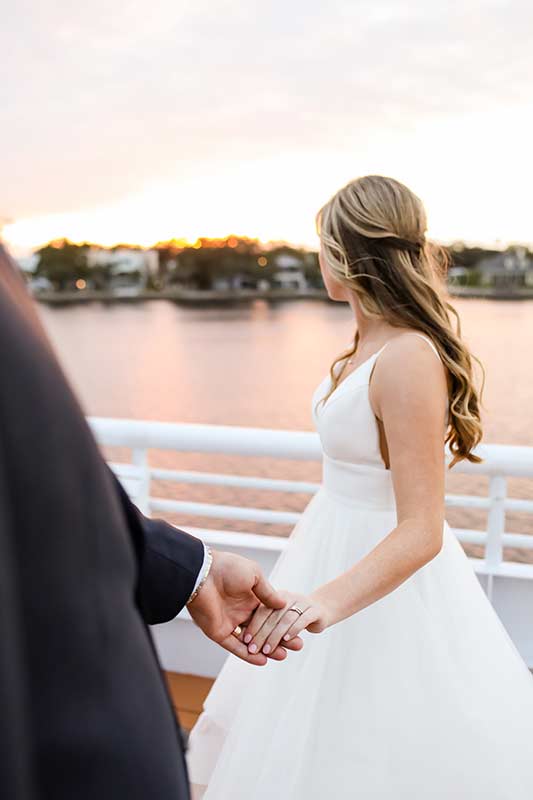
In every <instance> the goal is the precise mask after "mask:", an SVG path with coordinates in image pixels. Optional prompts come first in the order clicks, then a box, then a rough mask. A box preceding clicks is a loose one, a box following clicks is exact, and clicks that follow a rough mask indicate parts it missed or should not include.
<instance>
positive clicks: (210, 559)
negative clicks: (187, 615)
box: [187, 545, 213, 605]
mask: <svg viewBox="0 0 533 800" xmlns="http://www.w3.org/2000/svg"><path fill="white" fill-rule="evenodd" d="M206 550H207V567H206V569H205V572H204V575H203V578H202V580H201V581H200V583H199V584H198V586H197V587H196V589H195V590H194V592H193V593H192V594H191V596H190V597H189V599H188V600H187V605H189V604H190V603H192V601H193V600H195V599H196V597H197V596H198V592H199V591H200V589H201V588H202V586H203V585H204V583H205V582H206V580H207V576H208V575H209V573H210V571H211V565H212V563H213V552H212V550H211V548H210V547H208V546H207V545H206Z"/></svg>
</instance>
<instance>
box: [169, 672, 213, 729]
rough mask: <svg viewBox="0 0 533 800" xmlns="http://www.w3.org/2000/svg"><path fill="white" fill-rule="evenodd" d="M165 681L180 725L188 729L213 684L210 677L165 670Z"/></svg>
mask: <svg viewBox="0 0 533 800" xmlns="http://www.w3.org/2000/svg"><path fill="white" fill-rule="evenodd" d="M165 675H166V678H167V683H168V686H169V689H170V694H171V696H172V702H173V704H174V708H175V709H176V711H177V712H178V715H179V719H180V724H181V727H182V728H184V729H185V730H186V731H190V730H191V728H192V726H193V725H194V723H195V722H196V720H197V719H198V715H199V714H200V712H201V710H202V705H203V702H204V700H205V697H206V695H207V693H208V691H209V689H210V688H211V686H212V685H213V681H212V680H211V678H199V677H198V676H197V675H181V674H178V673H177V672H166V673H165Z"/></svg>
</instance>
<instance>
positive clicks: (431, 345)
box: [404, 331, 441, 361]
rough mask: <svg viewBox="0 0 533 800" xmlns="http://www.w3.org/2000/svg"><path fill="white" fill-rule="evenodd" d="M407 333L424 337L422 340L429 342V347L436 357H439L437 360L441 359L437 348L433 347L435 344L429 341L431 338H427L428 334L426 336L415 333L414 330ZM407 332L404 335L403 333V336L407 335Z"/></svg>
mask: <svg viewBox="0 0 533 800" xmlns="http://www.w3.org/2000/svg"><path fill="white" fill-rule="evenodd" d="M409 333H410V334H411V335H412V336H420V338H421V339H424V341H426V342H427V343H428V344H429V346H430V347H431V348H432V349H433V352H434V353H435V355H436V356H437V358H438V359H439V361H440V360H441V357H440V354H439V351H438V350H437V348H436V347H435V345H434V344H433V342H432V341H431V339H430V338H429V336H426V335H425V334H423V333H416V332H415V331H409ZM409 333H406V334H404V335H405V336H409Z"/></svg>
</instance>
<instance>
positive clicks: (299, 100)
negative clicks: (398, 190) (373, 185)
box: [0, 0, 533, 253]
mask: <svg viewBox="0 0 533 800" xmlns="http://www.w3.org/2000/svg"><path fill="white" fill-rule="evenodd" d="M532 32H533V4H532V3H531V2H529V0H523V2H520V1H519V0H508V1H507V2H499V1H498V2H497V1H496V0H493V1H487V0H485V1H483V2H476V1H475V0H464V2H450V1H449V0H448V2H446V1H445V0H444V1H443V2H440V3H438V4H437V3H428V2H427V0H424V2H421V1H420V2H419V0H407V1H406V2H401V1H400V0H393V1H392V0H369V1H367V0H328V2H327V3H326V2H323V0H321V1H320V2H317V0H305V2H304V1H303V0H295V2H287V0H284V1H283V2H281V0H269V2H267V3H265V2H257V1H256V2H254V0H247V1H246V2H244V0H233V2H231V1H229V0H209V1H208V0H194V1H192V0H191V2H179V0H155V1H154V2H152V3H141V2H125V0H115V1H114V2H113V3H109V0H91V2H90V3H84V4H82V3H74V4H73V3H72V2H71V0H69V2H67V1H66V0H57V2H54V3H46V2H45V3H43V2H37V0H18V2H17V3H11V4H9V5H7V6H6V7H5V8H4V9H3V12H2V25H1V30H0V45H1V49H2V53H3V56H4V65H5V66H4V69H5V70H6V72H5V75H4V80H3V81H2V89H1V94H2V105H1V107H2V128H1V134H0V136H1V142H2V193H1V195H0V216H1V217H3V218H4V219H7V220H11V222H10V223H8V224H6V226H5V228H4V236H5V238H6V239H7V241H8V242H9V243H10V244H11V246H12V247H13V249H14V250H15V252H19V253H23V252H25V251H27V250H28V249H29V248H31V247H34V246H37V245H39V244H42V243H44V242H45V241H48V240H50V239H52V238H56V237H59V236H67V237H69V238H71V239H73V240H75V241H81V240H91V241H97V242H99V243H101V244H114V243H116V242H119V241H129V242H132V243H138V244H141V245H149V244H152V243H154V242H155V241H157V240H161V239H167V238H170V237H173V236H175V237H186V238H188V239H190V240H194V239H196V237H198V236H200V235H204V236H224V235H226V234H229V233H236V234H242V235H248V236H253V237H259V238H261V239H263V240H267V239H286V240H289V241H292V242H294V243H295V244H306V245H311V246H315V245H316V234H315V230H314V216H315V213H316V211H317V209H318V208H319V207H320V205H322V204H323V203H324V202H325V201H326V200H327V199H328V197H329V196H330V195H331V194H332V193H333V192H334V191H335V190H336V189H338V188H339V187H340V186H341V185H343V184H344V183H346V182H347V181H348V180H350V179H351V178H353V177H356V176H357V175H362V174H367V173H381V174H386V175H392V176H394V177H396V178H398V179H399V180H401V181H403V182H405V183H406V184H407V185H408V186H410V187H411V188H412V189H413V190H414V191H415V192H417V194H419V196H420V197H421V198H422V199H423V200H424V202H425V204H426V207H427V210H428V214H429V219H430V228H429V234H430V235H431V236H433V237H435V238H437V239H440V240H441V241H451V240H453V239H465V240H467V241H470V242H482V243H486V244H494V243H495V242H496V241H499V242H501V243H506V242H511V241H522V242H528V243H532V242H533V213H532V205H533V204H532V193H533V188H532V187H533V166H532V158H531V150H532V142H533V90H532V86H533V48H532V47H531V37H532Z"/></svg>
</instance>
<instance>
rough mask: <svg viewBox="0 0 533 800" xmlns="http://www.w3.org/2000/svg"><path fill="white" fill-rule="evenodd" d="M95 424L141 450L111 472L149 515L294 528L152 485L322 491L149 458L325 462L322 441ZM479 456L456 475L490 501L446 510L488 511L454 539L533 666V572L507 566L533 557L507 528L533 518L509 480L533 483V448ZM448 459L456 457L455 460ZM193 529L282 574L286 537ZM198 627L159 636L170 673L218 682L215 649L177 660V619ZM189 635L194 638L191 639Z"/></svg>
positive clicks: (279, 514)
mask: <svg viewBox="0 0 533 800" xmlns="http://www.w3.org/2000/svg"><path fill="white" fill-rule="evenodd" d="M89 422H90V425H91V427H92V429H93V432H94V434H95V435H96V438H97V439H98V441H99V443H100V444H101V445H102V446H108V447H126V448H128V449H129V450H130V451H131V461H129V462H127V463H114V462H113V463H111V467H112V468H113V469H114V471H115V473H116V474H117V475H118V477H119V478H120V480H121V481H122V483H123V485H124V486H125V488H126V490H127V491H128V493H129V494H130V496H131V497H132V499H133V500H134V502H135V503H136V504H137V505H138V506H139V507H140V508H141V510H142V511H143V512H144V513H145V514H148V515H151V514H154V513H156V514H158V515H161V514H165V513H173V514H176V513H177V514H181V515H188V516H191V515H192V516H201V517H211V518H217V519H224V520H234V521H236V520H239V521H243V520H245V521H249V522H251V523H277V524H286V525H294V524H295V523H296V521H297V520H298V518H299V516H300V514H299V513H295V512H292V511H286V510H272V509H265V508H254V507H248V506H234V505H221V504H214V503H209V502H207V503H206V502H192V501H188V500H176V499H171V498H166V497H158V496H154V495H153V494H152V481H154V480H157V481H166V482H171V483H179V484H203V485H206V486H209V485H210V486H218V487H220V486H226V487H234V488H238V489H263V490H271V491H275V492H289V493H290V492H299V493H308V494H309V495H312V494H313V493H314V492H316V491H317V490H318V488H319V485H320V484H318V483H314V482H308V481H295V480H286V479H283V478H281V479H280V478H276V479H275V478H263V477H249V476H242V475H229V474H219V473H212V472H194V471H183V470H173V469H161V468H158V467H155V466H152V465H151V464H150V460H149V451H150V450H166V451H169V450H170V451H176V452H180V453H184V452H194V453H206V454H226V455H238V456H252V457H257V456H268V457H271V458H277V459H287V460H299V461H320V460H321V458H322V454H321V448H320V443H319V439H318V434H316V433H312V432H309V433H308V432H300V431H282V430H271V429H265V428H244V427H236V426H219V425H191V424H181V423H180V424H177V423H161V422H144V421H135V420H121V419H103V418H90V419H89ZM475 452H476V453H477V454H478V455H480V456H481V457H482V458H483V459H484V461H483V462H482V463H481V464H471V463H470V462H466V461H462V462H459V463H458V464H456V465H455V466H454V468H453V473H454V474H458V473H464V474H476V475H486V476H488V478H489V490H488V493H487V496H478V495H463V494H446V498H445V502H446V505H447V506H448V507H464V508H467V509H468V508H475V509H484V510H486V511H487V526H486V530H471V529H468V528H454V533H455V534H456V536H457V537H458V539H459V541H461V542H463V543H469V544H477V545H482V546H484V558H471V559H470V561H471V563H472V566H473V568H474V569H475V571H476V573H477V575H478V577H479V580H480V582H481V584H482V585H483V588H484V589H485V591H486V592H487V595H488V597H489V599H490V600H491V602H492V603H493V605H494V607H495V608H496V610H497V612H498V613H499V615H500V617H501V618H502V621H503V622H504V624H505V625H506V627H507V629H508V630H509V632H510V634H511V636H512V637H513V639H514V641H515V643H516V644H517V646H518V648H519V649H520V651H521V653H522V655H523V657H524V659H525V660H526V661H527V663H528V664H529V665H530V666H533V564H530V563H520V562H516V561H505V560H504V558H503V548H504V547H512V548H515V549H522V550H524V551H529V550H533V536H529V535H526V534H523V533H513V532H509V531H506V530H505V526H506V512H507V511H520V512H526V513H529V514H531V515H532V516H533V499H531V500H530V499H523V498H513V497H509V496H508V494H507V481H508V478H510V477H521V478H529V479H533V448H531V447H519V446H508V445H496V444H485V445H479V446H478V447H477V448H476V451H475ZM447 459H448V460H449V459H451V455H450V454H449V452H448V453H447ZM532 494H533V493H532ZM186 528H187V530H188V531H190V532H192V533H194V534H195V535H197V536H199V537H200V538H202V539H203V540H204V541H206V542H208V543H210V544H212V545H214V546H216V547H219V548H223V549H226V550H232V551H234V552H239V553H241V554H245V555H248V556H250V557H253V558H254V559H255V560H256V561H259V563H260V564H261V566H262V567H263V569H264V570H265V571H266V572H267V573H268V572H270V570H271V569H272V567H273V566H274V564H275V562H276V560H277V558H278V556H279V554H280V553H281V552H282V550H283V548H284V547H285V545H286V541H287V540H286V538H284V537H280V536H265V535H260V534H254V533H237V532H229V531H217V530H213V529H205V528H196V527H191V526H189V525H187V526H186ZM189 619H190V618H189V617H188V614H187V613H186V612H183V613H182V614H181V615H180V616H179V617H178V618H177V620H176V621H175V622H174V623H168V625H163V626H158V627H157V629H156V638H157V641H158V645H159V648H160V650H161V652H162V656H163V660H164V662H165V665H166V666H167V668H169V669H170V668H172V669H176V671H182V672H185V671H189V672H195V673H198V674H209V675H211V674H216V672H217V671H218V669H219V668H220V665H221V662H222V657H221V654H220V653H219V652H218V651H217V650H213V649H211V648H213V646H212V645H211V643H208V642H207V643H206V642H205V641H204V640H201V639H200V638H196V639H195V642H194V648H193V651H191V650H190V648H188V649H189V651H190V652H189V656H185V657H183V650H184V649H186V648H183V647H180V648H179V650H180V654H181V655H180V657H179V658H178V657H177V655H176V651H177V648H175V647H174V639H173V636H174V633H175V624H176V622H177V621H180V622H183V621H187V620H189ZM187 627H188V628H192V627H193V626H190V625H189V626H187ZM188 635H189V636H190V635H191V632H190V631H189V632H188ZM180 636H183V632H180ZM196 656H198V657H196Z"/></svg>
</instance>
